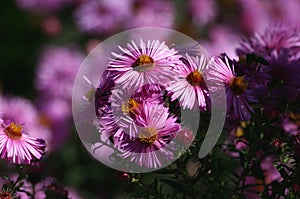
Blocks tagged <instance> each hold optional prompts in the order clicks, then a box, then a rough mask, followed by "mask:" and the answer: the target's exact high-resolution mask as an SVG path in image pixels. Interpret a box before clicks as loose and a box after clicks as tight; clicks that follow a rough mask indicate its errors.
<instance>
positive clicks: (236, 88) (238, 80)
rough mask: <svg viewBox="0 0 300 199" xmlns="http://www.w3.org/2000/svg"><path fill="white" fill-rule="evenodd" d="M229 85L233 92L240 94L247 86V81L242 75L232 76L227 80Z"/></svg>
mask: <svg viewBox="0 0 300 199" xmlns="http://www.w3.org/2000/svg"><path fill="white" fill-rule="evenodd" d="M229 86H230V88H231V90H232V91H233V92H234V93H235V94H237V95H240V94H242V93H243V92H245V90H246V89H247V88H248V83H247V81H245V79H244V77H243V76H241V77H233V78H231V79H230V81H229Z"/></svg>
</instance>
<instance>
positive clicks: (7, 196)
mask: <svg viewBox="0 0 300 199" xmlns="http://www.w3.org/2000/svg"><path fill="white" fill-rule="evenodd" d="M12 198H13V195H12V194H11V193H10V192H8V191H3V192H1V193H0V199H12Z"/></svg>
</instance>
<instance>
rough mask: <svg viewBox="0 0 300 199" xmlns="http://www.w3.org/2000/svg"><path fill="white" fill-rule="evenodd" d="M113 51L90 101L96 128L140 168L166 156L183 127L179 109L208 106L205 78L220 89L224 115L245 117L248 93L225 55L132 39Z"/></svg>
mask: <svg viewBox="0 0 300 199" xmlns="http://www.w3.org/2000/svg"><path fill="white" fill-rule="evenodd" d="M119 50H120V52H118V53H117V52H112V55H113V56H114V58H111V59H110V62H109V64H108V66H107V69H106V71H105V72H104V74H103V76H102V77H101V80H100V86H99V87H98V89H97V91H96V99H95V102H96V112H97V115H98V124H99V126H100V133H102V134H105V135H106V136H107V137H108V138H110V140H113V142H114V145H115V146H116V147H117V148H119V149H120V150H121V151H122V155H121V157H122V158H125V159H128V160H129V161H130V162H134V163H136V164H137V165H139V166H141V167H145V168H158V167H160V166H162V162H163V161H168V160H170V159H172V158H173V156H174V146H173V144H174V143H173V142H172V141H173V139H174V138H175V137H176V136H177V135H178V132H181V131H184V130H186V128H188V127H186V126H184V125H182V124H181V123H180V120H181V118H180V109H183V110H189V111H202V112H205V111H209V109H210V94H209V89H208V87H207V85H206V83H205V80H206V79H207V80H209V81H212V82H214V84H215V87H214V88H212V89H211V91H212V92H218V90H216V89H217V88H218V87H219V86H220V85H221V86H223V87H225V88H226V95H227V101H228V104H227V109H228V111H227V112H228V118H231V119H232V120H234V121H238V122H239V121H245V120H249V119H250V115H251V112H252V111H253V110H252V108H251V106H250V103H251V102H253V101H254V97H253V95H252V93H251V91H250V90H249V88H248V86H247V85H248V84H247V80H246V77H244V76H239V75H237V73H236V72H235V71H234V67H233V64H232V63H233V61H231V60H229V58H228V57H227V56H217V57H212V58H211V59H210V60H208V59H207V57H206V56H205V55H204V54H200V55H193V56H192V55H189V54H188V53H186V54H179V53H178V50H176V46H175V47H173V48H170V47H169V46H167V44H166V43H165V42H160V41H158V40H153V41H150V40H148V41H143V40H140V43H139V44H136V43H135V42H134V41H132V42H131V43H128V44H127V47H126V48H124V47H122V46H119ZM172 104H173V105H172ZM171 107H173V108H171ZM174 109H175V110H177V112H176V111H175V112H174ZM178 137H180V136H178ZM175 148H176V147H175ZM156 151H160V152H161V153H162V154H160V155H158V154H157V153H155V152H156Z"/></svg>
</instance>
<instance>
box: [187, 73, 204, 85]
mask: <svg viewBox="0 0 300 199" xmlns="http://www.w3.org/2000/svg"><path fill="white" fill-rule="evenodd" d="M186 80H187V81H188V82H189V83H190V85H192V86H201V85H203V83H204V80H203V77H202V74H201V73H200V72H199V71H197V70H195V71H193V72H191V73H190V74H189V75H188V76H187V77H186Z"/></svg>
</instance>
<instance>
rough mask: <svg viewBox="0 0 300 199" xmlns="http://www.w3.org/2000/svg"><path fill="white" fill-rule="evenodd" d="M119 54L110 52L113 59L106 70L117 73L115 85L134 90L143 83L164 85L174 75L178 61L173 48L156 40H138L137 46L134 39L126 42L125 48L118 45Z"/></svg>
mask: <svg viewBox="0 0 300 199" xmlns="http://www.w3.org/2000/svg"><path fill="white" fill-rule="evenodd" d="M119 49H120V50H121V51H122V52H121V53H120V54H117V53H112V54H113V56H114V57H115V59H113V60H112V61H111V62H110V63H109V66H108V70H111V71H115V72H116V73H117V75H116V77H115V83H116V85H121V86H122V87H123V88H125V87H126V88H132V89H133V90H135V89H136V88H139V87H140V86H143V85H145V84H152V83H159V84H160V85H162V86H164V85H166V83H167V82H168V81H169V80H170V79H172V76H173V75H174V72H173V67H174V66H175V65H176V64H177V63H178V62H179V56H178V55H177V51H176V50H175V49H173V48H172V49H170V48H169V47H168V46H167V45H166V44H165V43H164V42H162V43H160V42H159V41H158V40H154V41H149V40H148V41H147V43H144V42H143V41H142V40H141V41H140V45H139V46H137V45H136V44H135V42H134V41H132V44H127V49H124V48H122V47H121V46H119Z"/></svg>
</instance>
